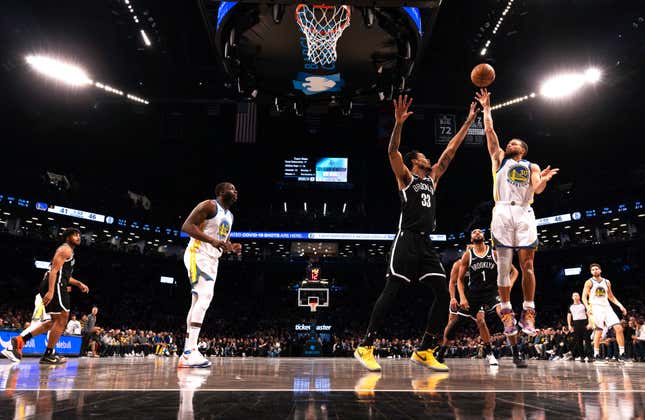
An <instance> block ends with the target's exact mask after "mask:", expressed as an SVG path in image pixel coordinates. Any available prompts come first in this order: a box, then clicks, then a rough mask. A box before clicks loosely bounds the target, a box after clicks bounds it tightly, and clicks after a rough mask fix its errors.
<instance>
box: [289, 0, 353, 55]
mask: <svg viewBox="0 0 645 420" xmlns="http://www.w3.org/2000/svg"><path fill="white" fill-rule="evenodd" d="M350 17H351V10H350V7H349V6H345V5H343V6H326V5H313V6H310V5H307V4H299V5H298V6H297V7H296V22H298V26H299V27H300V30H301V31H302V33H304V34H305V37H306V38H307V58H309V60H310V61H311V62H312V63H316V64H320V65H329V64H331V63H334V62H336V59H337V55H336V43H337V42H338V39H339V38H340V37H341V35H342V34H343V31H344V30H345V29H347V27H348V26H349V21H350Z"/></svg>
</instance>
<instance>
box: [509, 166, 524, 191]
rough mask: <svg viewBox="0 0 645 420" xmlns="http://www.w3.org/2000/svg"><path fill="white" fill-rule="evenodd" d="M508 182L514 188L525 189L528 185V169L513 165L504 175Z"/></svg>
mask: <svg viewBox="0 0 645 420" xmlns="http://www.w3.org/2000/svg"><path fill="white" fill-rule="evenodd" d="M506 178H507V179H508V182H510V183H511V184H513V185H515V186H516V187H525V186H527V185H528V184H529V168H527V167H526V166H522V165H515V166H513V167H512V168H511V169H509V170H508V172H507V174H506Z"/></svg>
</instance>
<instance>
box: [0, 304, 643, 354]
mask: <svg viewBox="0 0 645 420" xmlns="http://www.w3.org/2000/svg"><path fill="white" fill-rule="evenodd" d="M639 309H640V310H641V312H640V315H638V314H637V311H636V310H632V311H630V313H629V314H628V316H627V317H626V318H625V319H623V320H622V324H623V330H624V334H625V348H626V354H627V356H628V358H630V359H633V360H634V361H637V362H645V317H644V316H643V315H645V312H643V311H642V310H643V309H645V308H643V307H640V308H639ZM94 311H96V309H94ZM88 315H89V318H90V320H91V318H92V316H93V315H92V313H90V314H87V315H86V314H83V315H81V317H80V319H76V318H77V316H76V314H72V315H71V317H70V318H71V319H70V320H69V322H68V326H67V329H66V332H65V333H66V334H68V335H83V337H84V346H85V348H84V352H83V355H84V356H90V357H109V356H121V357H145V356H155V355H156V356H176V355H177V354H178V353H180V350H181V349H182V348H183V340H184V333H183V332H182V331H179V330H177V331H160V332H155V331H152V330H135V329H130V328H127V329H112V328H110V329H108V328H103V327H100V326H98V324H97V325H95V326H92V325H90V324H91V322H89V321H88ZM30 317H31V312H30V311H28V310H26V309H25V310H14V309H10V308H7V307H6V305H5V306H4V307H2V310H1V311H0V329H9V330H20V329H22V328H24V327H25V326H27V325H28V322H29V319H30ZM94 317H96V313H95V314H94ZM491 321H492V322H490V324H491V330H495V329H499V328H495V327H497V326H496V325H494V323H495V322H496V321H495V320H494V319H493V320H491ZM220 325H222V324H220ZM589 333H590V334H591V330H590V331H589ZM325 338H328V339H326V340H323V336H322V335H321V336H319V337H317V340H318V341H319V344H320V346H321V349H322V355H323V356H333V357H351V355H352V354H353V352H354V350H355V348H356V346H357V345H358V344H359V343H360V341H361V334H360V332H359V331H352V332H349V331H347V330H346V331H344V332H343V333H338V334H331V335H328V336H326V337H325ZM308 339H310V336H309V335H308V334H296V333H291V332H288V331H286V330H281V329H277V328H274V329H264V330H260V331H255V332H253V333H251V334H246V335H244V336H241V337H238V336H232V335H228V334H224V335H215V336H204V337H202V338H200V340H199V343H198V348H199V350H200V351H201V352H202V353H203V354H204V355H206V356H214V357H232V356H237V357H279V356H300V355H302V347H303V345H304V344H305V342H306V341H307V340H308ZM573 340H574V337H573V332H572V331H570V330H568V328H567V327H566V326H557V327H548V328H542V329H538V331H537V335H536V336H534V337H527V336H523V335H521V336H520V341H519V343H520V348H521V349H522V350H523V351H524V353H525V354H526V355H527V357H528V358H530V359H535V360H580V361H581V360H584V354H583V355H577V354H575V349H574V345H573ZM419 344H420V340H419V339H418V338H379V339H377V340H376V341H375V343H374V347H375V355H376V357H378V358H407V357H410V356H411V355H412V352H413V351H414V349H415V348H416V347H417V346H418V345H419ZM492 347H493V352H494V354H495V355H496V357H498V358H499V357H511V350H510V347H509V345H508V343H507V341H506V338H505V337H504V336H503V334H500V333H496V334H493V335H492ZM587 350H589V349H587ZM617 356H618V345H617V343H616V338H615V335H614V332H613V329H610V330H609V331H607V333H606V334H605V335H604V336H603V339H602V343H601V357H602V358H606V359H615V358H616V357H617ZM446 357H448V358H477V357H479V358H481V357H483V346H482V342H481V339H480V338H479V337H478V335H477V333H476V329H475V327H474V323H473V326H472V327H467V328H465V329H464V331H461V332H460V333H459V334H457V339H456V340H455V341H454V342H453V343H452V344H451V346H450V347H449V349H448V350H447V353H446Z"/></svg>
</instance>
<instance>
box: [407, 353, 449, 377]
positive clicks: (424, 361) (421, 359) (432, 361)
mask: <svg viewBox="0 0 645 420" xmlns="http://www.w3.org/2000/svg"><path fill="white" fill-rule="evenodd" d="M410 360H411V361H412V363H416V364H417V365H421V366H423V367H426V368H428V369H432V370H435V371H437V372H448V371H449V370H450V369H448V366H446V365H444V364H443V363H441V362H439V361H438V360H437V359H436V358H435V357H434V351H432V350H430V349H428V350H417V351H415V352H414V353H412V357H411V358H410Z"/></svg>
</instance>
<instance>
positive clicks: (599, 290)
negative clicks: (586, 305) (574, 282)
mask: <svg viewBox="0 0 645 420" xmlns="http://www.w3.org/2000/svg"><path fill="white" fill-rule="evenodd" d="M606 294H607V292H606V291H605V289H603V288H602V287H598V288H596V293H595V295H596V297H605V295H606Z"/></svg>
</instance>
